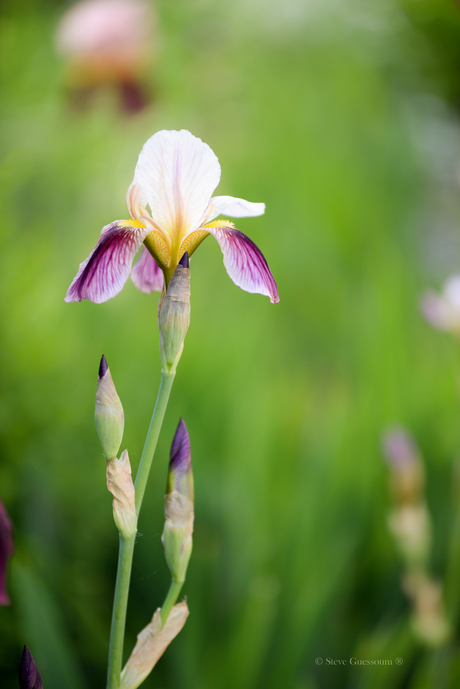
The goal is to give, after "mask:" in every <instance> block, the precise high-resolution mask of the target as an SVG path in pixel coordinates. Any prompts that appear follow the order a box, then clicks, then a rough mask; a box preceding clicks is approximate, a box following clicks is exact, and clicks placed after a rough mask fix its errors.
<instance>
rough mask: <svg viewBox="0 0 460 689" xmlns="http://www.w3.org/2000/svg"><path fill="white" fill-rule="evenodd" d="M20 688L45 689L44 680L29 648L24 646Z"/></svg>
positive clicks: (20, 670) (20, 669)
mask: <svg viewBox="0 0 460 689" xmlns="http://www.w3.org/2000/svg"><path fill="white" fill-rule="evenodd" d="M19 686H20V689H43V683H42V678H41V677H40V673H39V671H38V668H37V666H36V665H35V661H34V659H33V658H32V653H31V652H30V651H29V649H28V648H27V646H24V651H23V652H22V658H21V666H20V668H19Z"/></svg>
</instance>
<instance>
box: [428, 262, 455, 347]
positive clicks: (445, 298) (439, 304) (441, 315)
mask: <svg viewBox="0 0 460 689" xmlns="http://www.w3.org/2000/svg"><path fill="white" fill-rule="evenodd" d="M420 310H421V312H422V314H423V316H424V317H425V319H426V320H427V321H428V323H430V325H432V326H433V327H434V328H437V329H438V330H446V331H448V332H452V333H455V334H456V335H458V336H460V275H453V276H452V277H450V278H449V279H448V280H446V282H445V283H444V286H443V288H442V291H441V293H440V294H438V293H437V292H434V291H433V290H427V291H426V292H425V293H424V294H423V295H422V298H421V300H420Z"/></svg>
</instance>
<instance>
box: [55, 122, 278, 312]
mask: <svg viewBox="0 0 460 689" xmlns="http://www.w3.org/2000/svg"><path fill="white" fill-rule="evenodd" d="M219 180H220V165H219V161H218V159H217V157H216V155H215V154H214V153H213V151H212V150H211V149H210V147H209V146H208V145H207V144H205V143H203V141H201V139H198V138H197V137H195V136H193V135H192V134H191V133H190V132H188V131H186V130H184V129H183V130H182V131H180V132H177V131H161V132H157V133H156V134H154V135H153V136H152V137H150V139H149V140H148V141H147V142H146V143H145V144H144V147H143V149H142V151H141V153H140V155H139V160H138V162H137V165H136V169H135V172H134V179H133V182H132V184H131V186H130V187H129V189H128V192H127V197H126V203H127V206H128V210H129V214H130V216H131V220H116V221H115V222H113V223H111V224H110V225H106V226H105V227H104V228H103V230H102V233H101V236H100V238H99V241H98V243H97V245H96V247H95V249H94V250H93V251H92V253H91V254H90V255H89V257H88V258H87V259H86V261H84V262H83V263H82V264H81V265H80V269H79V271H78V273H77V275H76V277H75V278H74V280H73V282H72V284H71V285H70V287H69V289H68V291H67V296H66V301H81V300H82V299H89V300H90V301H93V302H95V303H98V304H99V303H101V302H104V301H107V299H111V298H112V297H114V296H115V295H116V294H118V293H119V292H120V291H121V290H122V288H123V286H124V284H125V283H126V281H127V279H128V277H129V275H130V273H131V266H132V262H133V259H134V257H135V255H136V253H137V252H138V250H139V249H140V248H141V246H142V244H144V247H143V248H142V253H141V256H140V258H139V260H138V262H137V263H136V265H135V267H134V270H133V274H132V280H133V282H134V284H135V286H136V287H137V288H138V289H139V290H141V291H142V292H146V293H150V292H152V291H154V290H161V289H162V288H163V275H164V278H165V280H166V286H167V285H168V284H169V281H170V279H171V277H172V275H173V273H174V271H175V269H176V267H177V265H178V263H179V261H180V260H181V258H182V257H183V255H184V254H185V252H188V255H189V256H191V255H192V253H193V252H194V251H195V249H196V248H197V247H198V246H199V245H200V244H201V242H202V241H203V240H204V239H206V237H207V236H208V235H210V234H211V235H212V236H213V237H214V238H215V239H216V240H217V242H218V243H219V245H220V248H221V250H222V253H223V255H224V265H225V268H226V269H227V273H228V274H229V276H230V278H231V279H232V280H233V282H234V283H235V284H236V285H238V286H239V287H241V288H242V289H244V290H246V291H247V292H252V293H254V292H257V293H259V294H265V295H267V296H269V297H270V301H271V302H272V303H274V304H275V303H277V302H278V301H279V296H278V289H277V287H276V282H275V280H274V278H273V275H272V274H271V272H270V268H269V267H268V264H267V262H266V260H265V258H264V256H263V255H262V253H261V251H260V249H259V248H258V247H257V246H256V245H255V244H254V242H252V241H251V240H250V239H249V237H247V236H246V235H245V234H243V233H242V232H240V231H239V230H237V229H235V227H234V225H233V223H231V222H229V221H228V220H216V221H214V222H212V221H213V220H214V218H216V216H218V215H220V214H221V213H224V212H225V214H226V215H230V216H232V217H234V218H243V217H249V216H256V215H262V214H263V213H264V212H265V204H263V203H251V202H250V201H245V200H244V199H238V198H233V197H232V196H214V197H212V198H211V195H212V193H213V191H214V189H215V188H216V186H217V185H218V184H219ZM147 204H148V205H149V207H150V211H151V213H150V214H149V212H148V211H147V210H146V205H147ZM162 273H163V274H162Z"/></svg>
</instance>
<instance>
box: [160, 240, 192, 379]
mask: <svg viewBox="0 0 460 689" xmlns="http://www.w3.org/2000/svg"><path fill="white" fill-rule="evenodd" d="M158 322H159V326H160V357H161V363H162V366H163V368H164V369H166V371H171V369H173V367H174V369H175V366H176V365H177V362H178V361H179V359H180V355H181V354H182V349H183V348H184V340H185V336H186V334H187V330H188V326H189V325H190V269H189V260H188V253H187V252H185V254H184V255H183V256H182V259H181V261H180V263H179V264H178V265H177V267H176V270H175V271H174V273H173V276H172V278H171V282H170V283H169V286H168V289H167V292H166V295H165V297H164V300H163V303H162V304H161V306H160V309H159V315H158ZM174 369H173V370H174Z"/></svg>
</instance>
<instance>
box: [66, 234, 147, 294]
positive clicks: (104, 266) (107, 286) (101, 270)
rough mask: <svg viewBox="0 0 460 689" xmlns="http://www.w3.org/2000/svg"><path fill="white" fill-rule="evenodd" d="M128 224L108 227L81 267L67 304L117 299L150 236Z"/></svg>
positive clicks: (70, 289) (70, 290) (72, 285)
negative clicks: (146, 239)
mask: <svg viewBox="0 0 460 689" xmlns="http://www.w3.org/2000/svg"><path fill="white" fill-rule="evenodd" d="M149 231H150V230H148V229H147V228H145V227H133V226H131V225H130V224H129V222H128V221H125V220H117V221H115V222H113V223H111V224H110V225H106V226H105V227H104V228H103V229H102V232H101V236H100V237H99V241H98V243H97V244H96V247H95V249H94V250H93V251H92V252H91V254H90V255H89V256H88V258H87V259H86V261H83V263H81V264H80V268H79V270H78V273H77V275H76V276H75V278H74V280H73V282H72V284H71V285H70V287H69V289H68V291H67V295H66V297H65V301H68V302H69V301H81V300H82V299H89V301H92V302H94V303H95V304H101V303H102V302H104V301H107V300H108V299H111V298H112V297H114V296H115V295H117V294H118V293H119V292H121V290H122V289H123V287H124V284H125V282H126V280H127V279H128V278H129V274H130V273H131V266H132V263H133V259H134V256H135V255H136V253H137V252H138V250H139V248H140V246H141V244H142V242H143V241H144V238H145V237H146V235H147V234H148V233H149Z"/></svg>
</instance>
